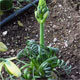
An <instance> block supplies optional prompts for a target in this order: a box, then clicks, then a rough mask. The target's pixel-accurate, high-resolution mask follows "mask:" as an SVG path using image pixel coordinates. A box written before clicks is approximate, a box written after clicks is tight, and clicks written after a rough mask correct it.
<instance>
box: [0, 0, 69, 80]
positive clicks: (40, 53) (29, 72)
mask: <svg viewBox="0 0 80 80" xmlns="http://www.w3.org/2000/svg"><path fill="white" fill-rule="evenodd" d="M48 15H49V9H48V7H47V5H46V1H45V0H39V4H38V7H37V10H36V11H35V17H36V19H37V21H38V23H39V24H40V44H37V43H36V42H35V41H34V40H28V41H27V42H26V45H27V46H26V47H25V48H24V49H23V50H21V51H20V52H19V53H18V54H17V56H16V57H13V58H9V61H8V59H6V60H7V61H8V63H11V65H10V66H12V65H14V64H13V63H12V62H10V61H11V60H13V59H16V60H17V61H18V62H20V63H23V66H22V67H21V68H20V70H21V72H22V75H21V73H20V71H19V69H18V72H17V73H16V74H17V75H19V76H21V78H22V80H24V79H25V80H36V79H38V78H39V79H41V78H46V79H47V80H58V78H59V75H60V73H59V72H58V70H57V68H60V69H63V70H64V71H65V73H66V74H69V73H70V72H71V66H68V63H67V62H66V63H65V62H64V61H63V60H60V59H58V57H57V53H58V52H59V50H58V48H53V47H50V46H45V40H44V24H45V21H46V19H47V17H48ZM25 57H26V58H28V59H29V61H28V62H27V61H25V60H24V61H22V60H21V58H25ZM4 61H5V60H4ZM3 64H4V65H8V64H7V63H5V62H2V63H1V66H3ZM10 66H9V65H8V67H7V68H8V69H9V67H10ZM14 67H15V66H14ZM13 69H14V68H13ZM9 72H11V74H13V75H14V72H13V70H12V71H11V70H9ZM19 73H20V74H19ZM14 76H16V75H14Z"/></svg>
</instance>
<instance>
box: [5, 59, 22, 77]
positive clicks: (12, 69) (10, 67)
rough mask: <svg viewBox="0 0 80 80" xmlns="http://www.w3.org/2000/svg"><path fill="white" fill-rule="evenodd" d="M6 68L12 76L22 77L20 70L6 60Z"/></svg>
mask: <svg viewBox="0 0 80 80" xmlns="http://www.w3.org/2000/svg"><path fill="white" fill-rule="evenodd" d="M5 67H6V68H7V70H8V71H9V72H10V74H12V75H14V76H16V77H20V76H21V71H20V69H19V68H18V67H17V66H16V65H15V64H14V63H13V62H12V61H10V60H6V62H5Z"/></svg>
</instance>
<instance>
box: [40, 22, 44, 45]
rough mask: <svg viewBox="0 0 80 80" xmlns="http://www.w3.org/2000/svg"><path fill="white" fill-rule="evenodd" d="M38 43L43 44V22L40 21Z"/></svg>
mask: <svg viewBox="0 0 80 80" xmlns="http://www.w3.org/2000/svg"><path fill="white" fill-rule="evenodd" d="M40 45H41V46H42V45H44V23H40Z"/></svg>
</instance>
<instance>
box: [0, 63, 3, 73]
mask: <svg viewBox="0 0 80 80" xmlns="http://www.w3.org/2000/svg"><path fill="white" fill-rule="evenodd" d="M3 65H4V62H1V63H0V72H1V70H2V67H3Z"/></svg>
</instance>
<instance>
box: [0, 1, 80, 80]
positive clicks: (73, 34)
mask: <svg viewBox="0 0 80 80" xmlns="http://www.w3.org/2000/svg"><path fill="white" fill-rule="evenodd" d="M72 1H73V3H72ZM73 5H75V3H74V0H57V2H56V3H55V4H54V3H53V1H52V0H51V1H49V3H48V6H49V9H50V16H49V18H48V19H47V21H46V25H45V41H46V42H45V44H46V45H52V46H53V47H57V48H59V49H60V54H61V56H60V58H61V59H64V60H65V61H68V62H69V64H71V65H72V71H71V74H70V75H69V76H67V75H62V76H61V77H62V79H61V80H80V12H79V9H77V10H76V9H75V7H74V6H73ZM76 8H77V7H76ZM34 10H35V8H31V9H29V10H28V12H24V13H23V14H21V15H19V16H18V17H17V18H15V20H13V21H11V22H8V24H6V25H5V26H3V27H2V29H1V30H0V41H2V42H4V43H5V44H6V45H7V46H8V51H7V52H5V53H0V57H8V56H15V55H16V54H17V53H18V52H19V51H20V50H21V49H23V48H24V47H25V45H26V44H25V43H26V40H29V39H34V40H36V41H38V40H39V24H38V23H37V21H36V19H35V17H34ZM17 21H21V22H22V23H23V25H24V26H23V27H20V26H19V25H18V23H17ZM4 31H7V34H6V35H5V36H4V35H3V32H4Z"/></svg>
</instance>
